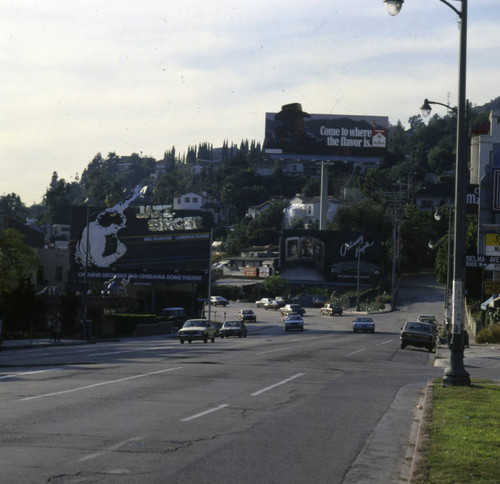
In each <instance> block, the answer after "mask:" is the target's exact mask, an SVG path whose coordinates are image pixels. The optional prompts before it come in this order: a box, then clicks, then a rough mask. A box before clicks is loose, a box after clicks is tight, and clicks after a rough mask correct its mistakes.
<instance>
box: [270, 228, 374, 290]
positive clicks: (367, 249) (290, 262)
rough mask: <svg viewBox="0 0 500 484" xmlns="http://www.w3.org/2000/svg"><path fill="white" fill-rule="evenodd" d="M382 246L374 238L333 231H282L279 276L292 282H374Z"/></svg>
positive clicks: (340, 283)
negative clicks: (358, 278)
mask: <svg viewBox="0 0 500 484" xmlns="http://www.w3.org/2000/svg"><path fill="white" fill-rule="evenodd" d="M380 265H381V246H380V241H379V239H378V237H377V236H375V235H373V234H370V233H353V232H347V231H333V230H301V229H296V230H293V229H291V230H284V231H283V236H282V238H281V243H280V275H281V277H282V278H283V279H286V280H289V281H292V282H293V281H295V282H299V281H300V282H306V283H307V282H334V283H338V284H339V285H342V284H347V285H348V284H352V283H354V282H356V281H357V274H358V267H359V273H360V280H361V281H362V283H376V282H377V281H378V279H379V275H380Z"/></svg>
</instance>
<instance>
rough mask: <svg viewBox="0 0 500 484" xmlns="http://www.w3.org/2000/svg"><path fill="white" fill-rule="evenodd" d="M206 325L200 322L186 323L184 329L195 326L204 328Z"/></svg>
mask: <svg viewBox="0 0 500 484" xmlns="http://www.w3.org/2000/svg"><path fill="white" fill-rule="evenodd" d="M206 325H207V323H206V322H205V321H201V320H196V319H195V320H193V321H186V322H185V324H184V327H185V328H193V327H195V326H205V327H206Z"/></svg>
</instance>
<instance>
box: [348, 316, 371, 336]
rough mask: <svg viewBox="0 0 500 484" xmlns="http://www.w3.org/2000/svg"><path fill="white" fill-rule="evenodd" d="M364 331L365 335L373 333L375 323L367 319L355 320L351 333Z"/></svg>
mask: <svg viewBox="0 0 500 484" xmlns="http://www.w3.org/2000/svg"><path fill="white" fill-rule="evenodd" d="M358 331H364V332H367V333H375V322H374V321H373V319H372V318H369V317H360V318H356V319H355V320H354V321H353V322H352V332H353V333H357V332H358Z"/></svg>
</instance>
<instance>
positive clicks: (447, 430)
mask: <svg viewBox="0 0 500 484" xmlns="http://www.w3.org/2000/svg"><path fill="white" fill-rule="evenodd" d="M430 416H431V417H430V420H429V421H427V422H424V423H423V425H424V427H423V430H424V431H425V432H426V433H427V439H425V444H424V448H423V449H421V451H422V453H423V456H422V460H421V461H420V463H419V466H418V468H417V472H416V474H415V478H414V481H413V482H415V483H439V484H446V483H461V484H462V483H464V484H465V483H474V484H478V483H498V482H500V386H499V385H498V384H497V383H495V382H492V381H488V380H477V379H476V380H472V384H471V386H470V387H458V386H451V387H443V386H442V379H437V380H435V382H434V388H433V398H432V411H431V412H430Z"/></svg>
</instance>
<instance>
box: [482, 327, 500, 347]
mask: <svg viewBox="0 0 500 484" xmlns="http://www.w3.org/2000/svg"><path fill="white" fill-rule="evenodd" d="M476 342H477V343H500V323H496V324H492V325H490V326H487V327H486V328H484V329H482V330H481V331H479V333H478V334H477V336H476Z"/></svg>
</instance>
